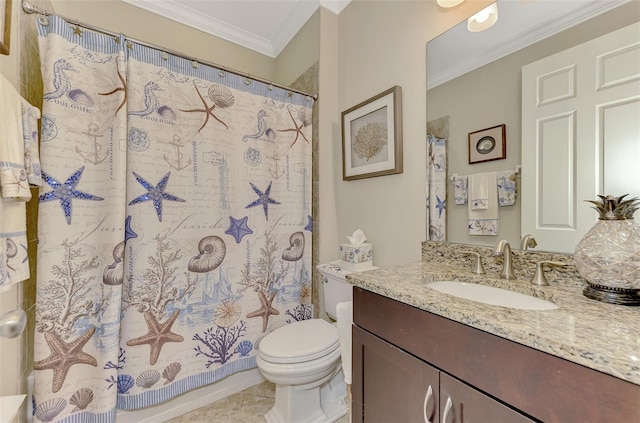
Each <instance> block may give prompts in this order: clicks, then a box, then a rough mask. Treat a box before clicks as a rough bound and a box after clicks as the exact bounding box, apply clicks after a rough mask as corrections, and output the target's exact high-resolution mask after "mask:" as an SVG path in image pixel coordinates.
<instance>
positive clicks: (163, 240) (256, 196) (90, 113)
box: [34, 17, 313, 422]
mask: <svg viewBox="0 0 640 423" xmlns="http://www.w3.org/2000/svg"><path fill="white" fill-rule="evenodd" d="M39 32H40V36H41V37H40V46H41V56H42V64H43V65H42V66H43V78H44V81H45V93H47V94H46V95H45V101H44V106H43V126H42V127H43V129H42V140H43V141H42V154H41V155H42V170H43V174H44V178H45V181H46V184H45V187H44V188H43V190H42V192H41V196H40V221H39V238H40V250H39V257H38V282H37V286H38V292H37V301H36V303H37V306H36V309H37V311H36V320H37V331H36V339H35V343H36V351H35V361H36V365H35V368H36V390H35V398H34V412H35V417H36V419H39V420H40V421H82V422H89V421H95V422H98V421H100V422H101V421H113V420H114V418H115V412H116V411H115V410H116V408H121V409H136V408H140V407H148V406H150V405H154V404H157V403H160V402H163V401H166V400H168V399H170V398H172V397H174V396H176V395H179V394H181V393H183V392H186V391H188V390H191V389H194V388H197V387H200V386H203V385H205V384H209V383H213V382H216V381H218V380H220V379H222V378H224V377H226V376H228V375H230V374H233V373H235V372H238V371H242V370H246V369H250V368H254V367H256V362H255V358H256V354H257V351H258V349H259V345H260V340H261V339H262V338H263V337H264V336H265V335H266V334H267V333H268V332H269V331H271V330H273V329H275V328H277V327H279V326H281V325H283V324H286V323H288V322H292V321H295V320H301V319H305V318H308V316H309V314H310V313H309V307H310V305H309V302H310V301H309V297H310V296H309V292H310V287H311V227H310V225H309V222H310V221H311V200H310V180H309V179H308V175H310V174H311V145H310V143H309V140H310V138H311V118H310V116H311V107H312V105H313V100H312V99H310V98H307V97H305V96H302V95H299V94H291V93H288V92H287V91H285V90H282V89H274V88H273V87H269V85H267V84H263V83H260V82H257V81H245V78H243V77H240V76H236V75H232V74H229V73H226V72H222V71H220V70H219V69H215V68H212V67H209V66H205V65H200V66H197V67H196V66H193V63H192V62H191V61H189V60H185V59H182V58H178V57H175V56H171V55H169V56H167V55H166V54H163V53H162V52H160V51H158V50H156V49H153V48H149V47H146V46H142V45H140V44H137V43H134V42H131V41H129V40H126V39H125V38H124V37H120V38H117V39H114V38H113V37H109V36H107V35H102V34H97V33H94V32H91V31H89V30H82V31H81V33H80V34H78V33H77V32H78V31H75V32H74V28H73V27H71V26H70V25H69V24H67V23H66V22H64V21H63V20H62V19H60V18H57V17H50V18H49V24H48V25H46V26H45V25H42V23H41V24H40V27H39ZM247 82H248V83H247ZM256 129H258V130H256ZM274 169H275V170H276V171H274Z"/></svg>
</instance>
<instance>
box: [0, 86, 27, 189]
mask: <svg viewBox="0 0 640 423" xmlns="http://www.w3.org/2000/svg"><path fill="white" fill-rule="evenodd" d="M0 93H1V94H2V95H1V96H0V116H2V121H3V122H2V134H1V135H0V137H2V138H0V193H1V194H2V198H3V200H15V201H29V200H30V199H31V191H30V190H29V181H28V178H27V171H26V169H25V167H24V138H23V131H22V97H20V94H18V92H17V91H16V90H15V88H14V87H13V85H11V83H10V82H9V81H8V80H7V79H6V78H5V77H4V76H2V75H0Z"/></svg>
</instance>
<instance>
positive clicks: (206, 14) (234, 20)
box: [123, 0, 351, 58]
mask: <svg viewBox="0 0 640 423" xmlns="http://www.w3.org/2000/svg"><path fill="white" fill-rule="evenodd" d="M123 1H124V2H125V3H129V4H131V5H133V6H137V7H140V8H142V9H145V10H147V11H149V12H153V13H156V14H158V15H161V16H163V17H165V18H169V19H172V20H174V21H176V22H180V23H182V24H185V25H188V26H190V27H193V28H196V29H199V30H200V31H203V32H206V33H208V34H211V35H215V36H216V37H219V38H222V39H224V40H227V41H230V42H232V43H234V44H238V45H240V46H243V47H246V48H249V49H251V50H254V51H257V52H258V53H262V54H264V55H266V56H269V57H274V58H275V57H277V56H278V54H280V52H281V51H282V49H284V48H285V47H286V45H287V44H288V43H289V41H291V39H292V38H293V36H294V35H295V34H296V33H297V32H298V31H299V30H300V29H301V28H302V26H303V25H304V24H305V23H306V22H307V21H308V20H309V18H310V17H311V16H312V15H313V14H314V13H315V11H316V10H317V9H318V8H319V7H320V6H322V7H324V8H326V9H328V10H330V11H332V12H334V13H336V14H339V13H340V12H341V11H342V9H344V8H345V7H346V6H347V5H348V4H349V3H350V2H351V0H123Z"/></svg>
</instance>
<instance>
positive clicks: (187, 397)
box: [116, 368, 265, 423]
mask: <svg viewBox="0 0 640 423" xmlns="http://www.w3.org/2000/svg"><path fill="white" fill-rule="evenodd" d="M264 381H265V379H264V377H263V376H262V374H261V373H260V370H258V369H257V368H255V369H251V370H246V371H243V372H240V373H236V374H233V375H231V376H229V377H227V378H225V379H223V380H221V381H219V382H216V383H213V384H211V385H207V386H203V387H202V388H198V389H196V390H193V391H189V392H187V393H185V394H182V395H180V396H178V397H176V398H174V399H172V400H171V401H167V402H165V403H163V404H159V405H156V406H153V407H149V408H144V409H141V410H134V411H124V410H118V412H117V415H116V421H117V422H118V423H158V422H165V421H167V420H169V419H172V418H174V417H178V416H181V415H183V414H185V413H188V412H190V411H193V410H196V409H198V408H200V407H204V406H206V405H207V404H211V403H212V402H215V401H218V400H221V399H223V398H226V397H228V396H229V395H233V394H235V393H237V392H240V391H242V390H245V389H247V388H249V387H251V386H253V385H257V384H259V383H262V382H264Z"/></svg>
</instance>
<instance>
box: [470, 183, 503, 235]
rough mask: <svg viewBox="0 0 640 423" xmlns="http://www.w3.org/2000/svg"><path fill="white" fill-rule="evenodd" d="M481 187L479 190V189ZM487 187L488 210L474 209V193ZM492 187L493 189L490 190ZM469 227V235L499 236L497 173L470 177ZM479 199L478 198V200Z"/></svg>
mask: <svg viewBox="0 0 640 423" xmlns="http://www.w3.org/2000/svg"><path fill="white" fill-rule="evenodd" d="M478 186H479V187H480V189H478V188H477V187H478ZM484 187H486V197H487V198H486V208H484V209H479V208H474V204H473V203H474V201H473V200H472V198H473V197H472V196H473V193H474V192H482V190H484ZM489 187H491V189H490V188H489ZM469 196H470V198H469V204H468V205H467V208H468V210H467V211H468V219H469V221H468V226H469V235H498V189H497V186H496V172H486V173H476V174H473V175H470V176H469ZM476 199H478V198H476Z"/></svg>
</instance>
